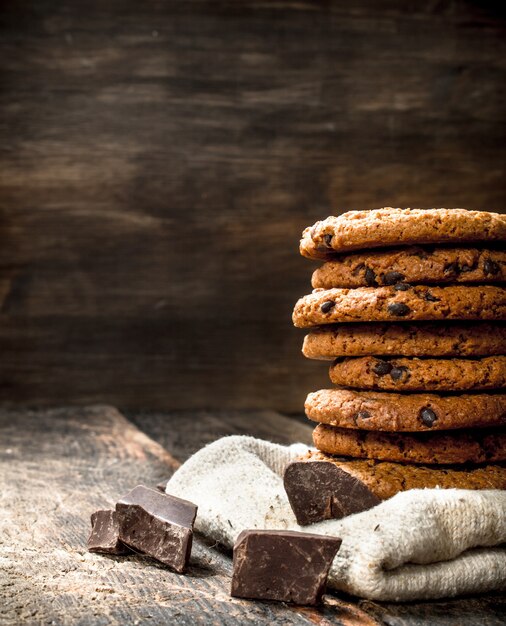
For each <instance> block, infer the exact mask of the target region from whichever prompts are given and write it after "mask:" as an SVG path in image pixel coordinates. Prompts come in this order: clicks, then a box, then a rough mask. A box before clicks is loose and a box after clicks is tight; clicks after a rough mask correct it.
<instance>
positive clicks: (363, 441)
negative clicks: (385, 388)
mask: <svg viewBox="0 0 506 626" xmlns="http://www.w3.org/2000/svg"><path fill="white" fill-rule="evenodd" d="M313 441H314V444H315V446H316V447H317V448H318V450H321V451H322V452H327V453H328V454H337V455H338V456H349V457H354V458H358V459H378V460H380V461H398V462H400V463H418V464H420V463H421V464H426V465H430V464H452V463H475V464H477V463H492V462H499V461H506V429H505V428H494V429H488V428H483V429H479V430H472V431H471V430H453V431H450V432H447V431H439V432H434V433H415V434H413V433H408V434H406V433H380V432H374V431H365V430H353V429H351V428H336V427H335V426H329V425H327V424H318V426H317V427H316V428H315V430H314V432H313Z"/></svg>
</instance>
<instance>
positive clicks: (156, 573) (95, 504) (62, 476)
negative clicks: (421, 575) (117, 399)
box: [0, 406, 380, 626]
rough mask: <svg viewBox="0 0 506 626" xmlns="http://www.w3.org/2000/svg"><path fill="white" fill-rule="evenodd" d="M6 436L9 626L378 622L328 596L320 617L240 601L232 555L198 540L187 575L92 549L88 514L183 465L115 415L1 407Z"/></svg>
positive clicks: (0, 476) (0, 475) (0, 454)
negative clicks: (233, 588)
mask: <svg viewBox="0 0 506 626" xmlns="http://www.w3.org/2000/svg"><path fill="white" fill-rule="evenodd" d="M0 437H1V442H2V445H1V448H0V502H1V509H2V516H0V562H1V569H0V606H2V617H1V622H2V624H5V625H16V626H17V624H19V623H26V624H47V623H51V624H90V625H92V626H98V625H102V624H104V625H105V624H140V623H150V624H156V625H160V626H161V625H164V624H170V623H177V624H182V625H183V624H188V625H190V624H202V625H207V624H220V625H230V626H231V625H233V624H238V623H240V624H283V625H292V624H293V625H303V624H307V625H309V624H320V625H321V626H325V625H327V624H336V625H341V626H350V625H352V624H364V625H365V626H376V625H378V624H380V622H379V621H378V620H376V619H375V618H373V617H369V616H368V614H367V613H366V612H364V611H362V610H361V609H360V608H359V607H357V606H356V605H355V604H353V603H352V602H349V601H347V600H340V599H338V598H335V597H331V596H329V601H328V602H326V603H325V604H324V605H323V607H322V608H321V610H313V609H305V608H301V607H287V606H284V605H282V604H276V603H269V602H249V601H241V600H237V599H232V598H231V597H230V596H229V584H230V575H231V560H230V558H229V556H228V555H224V554H222V553H221V552H219V551H217V550H216V549H215V547H210V546H209V545H208V543H206V541H205V540H203V539H200V538H197V539H196V541H195V543H194V549H193V552H192V558H191V567H190V569H189V572H188V575H186V576H180V575H177V574H174V573H172V572H170V571H169V570H168V569H167V568H164V567H162V566H161V565H157V564H156V563H154V562H152V561H149V560H148V559H145V558H142V557H140V556H132V557H109V556H101V555H97V554H90V553H88V552H87V550H86V540H87V537H88V534H89V530H90V526H89V516H90V513H91V512H93V511H94V510H96V509H97V508H103V507H106V506H112V505H113V503H114V502H115V500H116V499H117V497H118V496H119V495H121V494H123V493H125V492H126V491H128V490H129V489H130V488H131V487H132V486H135V485H136V484H138V483H144V484H148V485H155V484H156V483H157V482H158V481H159V480H160V479H161V478H162V477H167V475H168V474H170V472H172V471H173V470H174V468H175V467H176V466H177V465H178V462H177V461H176V460H175V459H174V457H173V456H172V455H170V454H169V453H168V452H166V451H165V450H164V449H163V448H162V447H161V446H160V445H159V444H157V443H155V442H154V441H153V440H151V439H150V438H149V437H147V436H146V435H145V434H143V433H142V432H141V431H139V430H138V429H137V428H135V427H134V426H133V425H132V424H131V423H130V422H128V421H127V420H126V419H125V418H124V417H123V416H122V415H121V414H119V413H118V411H116V410H115V409H113V408H110V407H104V406H102V407H90V408H86V409H58V410H48V411H19V410H18V411H12V410H11V411H9V410H1V411H0Z"/></svg>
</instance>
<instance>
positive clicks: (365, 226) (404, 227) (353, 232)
mask: <svg viewBox="0 0 506 626" xmlns="http://www.w3.org/2000/svg"><path fill="white" fill-rule="evenodd" d="M504 240H506V216H505V215H500V214H499V213H489V212H485V211H467V210H466V209H427V210H423V209H395V208H391V207H386V208H383V209H375V210H371V211H349V212H347V213H343V215H340V216H339V217H333V216H331V217H328V218H327V219H325V220H323V221H320V222H316V224H314V225H313V226H310V227H309V228H306V229H305V230H304V232H303V234H302V239H301V242H300V253H301V254H302V255H303V256H305V257H308V258H311V259H327V258H332V257H333V256H335V254H336V253H340V252H348V251H350V250H361V249H364V248H384V247H387V246H399V245H412V244H441V243H448V244H452V245H459V244H461V243H463V242H466V243H467V242H476V241H504Z"/></svg>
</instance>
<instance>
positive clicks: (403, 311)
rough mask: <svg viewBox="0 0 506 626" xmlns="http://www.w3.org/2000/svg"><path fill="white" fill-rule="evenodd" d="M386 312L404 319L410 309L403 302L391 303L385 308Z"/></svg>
mask: <svg viewBox="0 0 506 626" xmlns="http://www.w3.org/2000/svg"><path fill="white" fill-rule="evenodd" d="M387 311H388V312H389V313H391V314H392V315H396V316H397V317H404V316H405V315H407V314H408V313H409V312H410V308H409V306H408V305H407V304H404V302H392V304H389V305H388V306H387Z"/></svg>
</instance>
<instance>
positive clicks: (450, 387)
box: [330, 355, 506, 391]
mask: <svg viewBox="0 0 506 626" xmlns="http://www.w3.org/2000/svg"><path fill="white" fill-rule="evenodd" d="M330 380H331V381H332V382H333V383H335V384H336V385H340V386H341V387H356V388H358V389H384V390H386V391H470V390H474V391H479V390H485V389H501V388H504V387H506V356H503V355H500V356H490V357H486V358H483V359H417V358H414V359H412V358H402V357H400V358H397V359H395V358H394V359H385V358H378V357H374V356H364V357H357V358H345V359H338V360H336V361H335V363H333V365H331V367H330Z"/></svg>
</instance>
